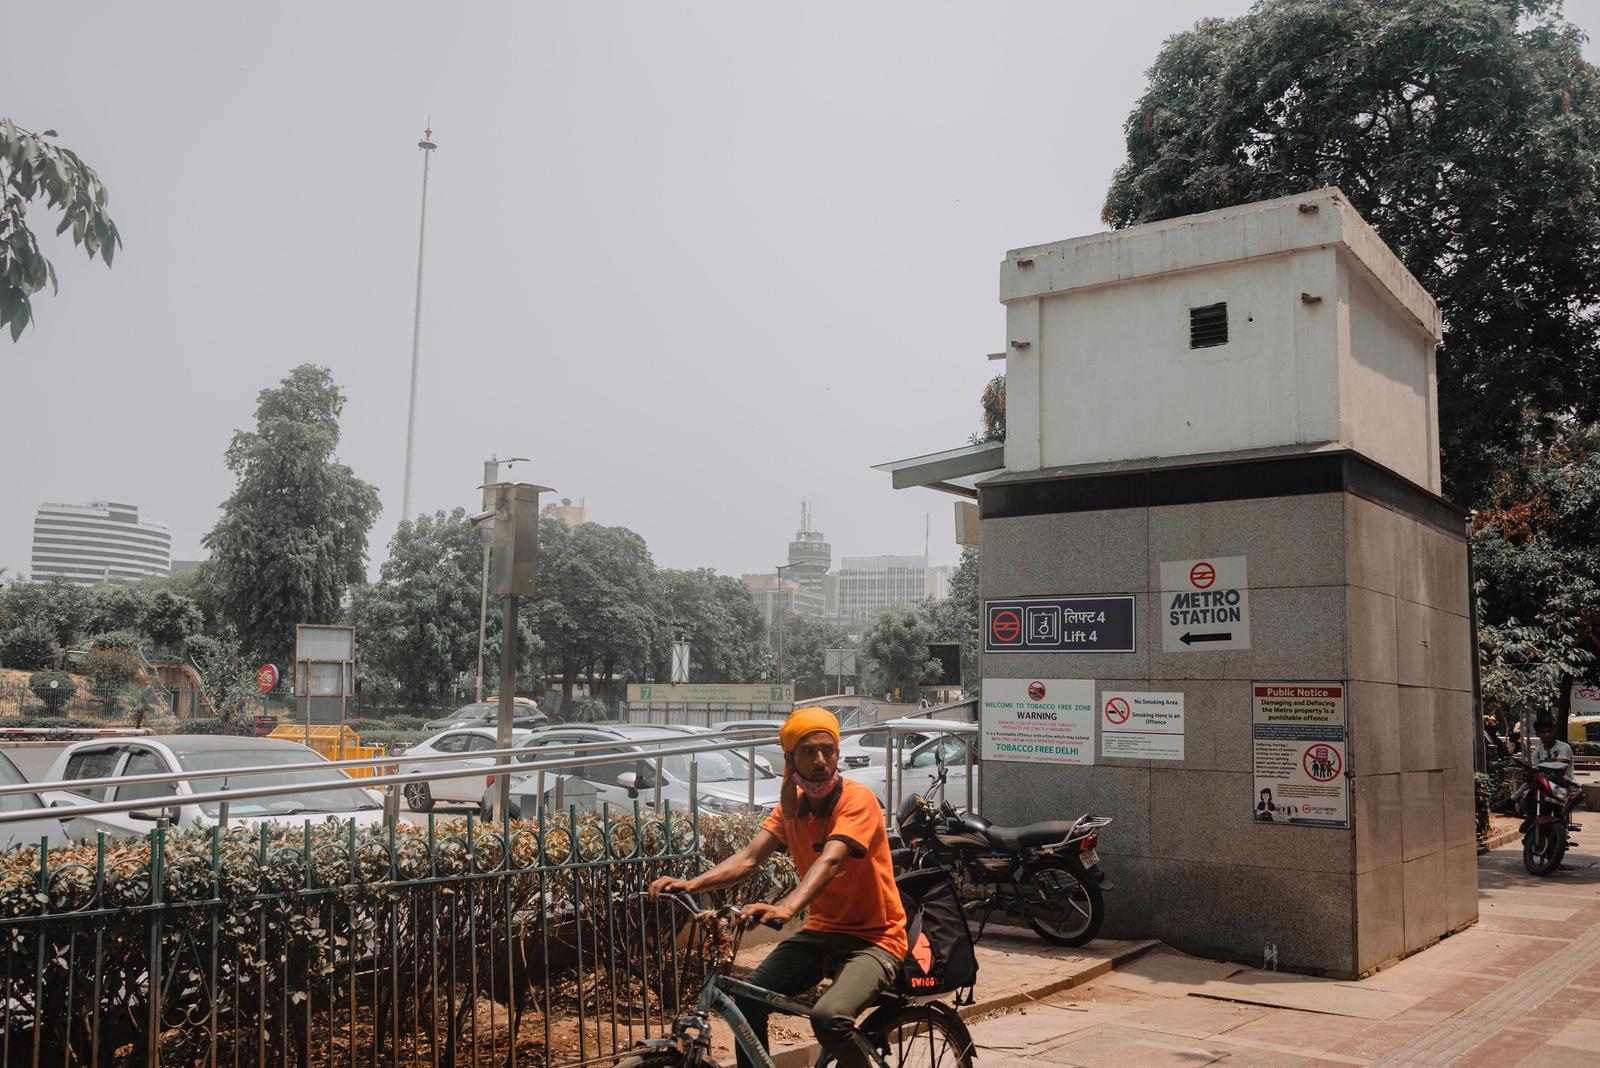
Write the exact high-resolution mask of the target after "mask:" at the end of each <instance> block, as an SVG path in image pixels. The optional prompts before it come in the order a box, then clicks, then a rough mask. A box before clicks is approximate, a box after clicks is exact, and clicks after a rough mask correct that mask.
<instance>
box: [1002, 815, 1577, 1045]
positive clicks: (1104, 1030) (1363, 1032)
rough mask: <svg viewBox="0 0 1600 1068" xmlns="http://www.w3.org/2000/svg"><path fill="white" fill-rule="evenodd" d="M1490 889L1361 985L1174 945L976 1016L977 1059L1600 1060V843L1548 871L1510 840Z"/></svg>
mask: <svg viewBox="0 0 1600 1068" xmlns="http://www.w3.org/2000/svg"><path fill="white" fill-rule="evenodd" d="M1585 815H1586V816H1587V818H1588V819H1589V820H1591V821H1595V822H1600V813H1586V814H1585ZM1588 834H1589V835H1590V836H1592V835H1594V834H1600V827H1597V828H1595V829H1594V830H1592V831H1590V832H1588ZM1578 837H1579V840H1580V842H1581V841H1582V840H1583V839H1584V837H1585V835H1584V834H1581V833H1580V835H1579V836H1578ZM1478 886H1479V903H1478V916H1479V919H1478V923H1477V924H1476V925H1475V926H1473V927H1471V928H1468V929H1467V930H1465V931H1462V932H1460V933H1459V934H1456V935H1454V936H1452V937H1451V938H1447V939H1445V940H1444V941H1442V942H1440V943H1439V944H1438V945H1436V946H1434V947H1432V948H1430V949H1427V950H1424V951H1423V952H1421V953H1418V954H1415V955H1413V956H1412V957H1409V958H1407V959H1406V960H1403V961H1400V962H1399V963H1397V964H1395V965H1393V966H1391V967H1389V968H1386V969H1384V970H1383V971H1380V972H1378V973H1377V974H1376V975H1373V976H1370V977H1368V978H1367V979H1364V980H1361V981H1360V982H1353V983H1347V982H1339V981H1336V980H1309V979H1308V980H1303V981H1302V980H1292V979H1287V978H1284V979H1281V980H1280V979H1279V978H1277V977H1272V976H1266V975H1264V974H1263V973H1259V972H1256V971H1255V970H1254V969H1249V968H1243V967H1233V966H1219V965H1218V964H1217V963H1216V962H1211V961H1200V960H1195V959H1194V958H1189V957H1185V956H1183V955H1182V954H1179V953H1175V952H1173V951H1171V950H1165V949H1162V950H1158V951H1156V952H1153V953H1149V954H1146V955H1144V956H1142V957H1140V958H1139V959H1137V960H1134V961H1132V962H1130V963H1127V964H1125V965H1122V966H1119V967H1118V968H1117V969H1116V970H1115V971H1114V972H1112V973H1110V974H1106V975H1102V976H1100V977H1099V978H1096V979H1094V980H1092V981H1091V982H1089V983H1087V984H1086V985H1081V986H1076V987H1073V988H1071V989H1068V990H1064V991H1061V992H1059V993H1056V994H1053V995H1050V996H1048V997H1044V998H1042V999H1040V1000H1039V1001H1037V1002H1034V1003H1029V1004H1027V1006H1026V1007H1012V1008H1009V1009H1006V1010H1003V1011H1002V1012H999V1013H993V1014H990V1015H989V1016H986V1017H984V1018H982V1019H979V1020H976V1021H974V1022H973V1025H972V1028H973V1037H974V1038H975V1040H976V1041H977V1043H978V1046H979V1049H980V1057H979V1062H978V1063H979V1064H980V1065H982V1066H983V1068H1013V1066H1019V1065H1023V1064H1027V1065H1031V1066H1032V1068H1079V1066H1081V1068H1095V1066H1100V1065H1106V1066H1112V1065H1114V1066H1116V1068H1127V1066H1129V1065H1141V1066H1143V1065H1149V1066H1154V1068H1161V1066H1165V1065H1187V1066H1192V1065H1204V1064H1217V1063H1222V1062H1226V1063H1229V1064H1240V1065H1251V1066H1258V1065H1259V1066H1264V1068H1273V1066H1277V1065H1284V1066H1294V1068H1299V1066H1306V1065H1368V1064H1376V1065H1389V1064H1393V1065H1446V1064H1454V1065H1463V1066H1471V1065H1480V1064H1481V1065H1493V1066H1495V1068H1511V1066H1514V1065H1525V1066H1530V1068H1533V1066H1547V1065H1563V1066H1564V1065H1593V1064H1596V1063H1600V849H1594V848H1585V847H1582V846H1580V847H1578V848H1576V849H1574V850H1573V851H1572V852H1571V853H1570V854H1569V855H1568V857H1567V859H1566V861H1565V863H1564V865H1563V867H1562V869H1561V870H1560V871H1559V872H1557V873H1556V874H1555V875H1553V876H1550V877H1548V878H1543V879H1540V878H1535V877H1534V876H1531V875H1529V874H1528V873H1527V872H1526V871H1525V870H1524V869H1523V867H1522V850H1521V843H1520V842H1519V841H1512V842H1509V843H1507V844H1504V845H1502V846H1500V847H1498V848H1496V849H1494V850H1492V851H1490V852H1488V853H1485V854H1482V855H1481V856H1480V857H1479V861H1478ZM980 987H981V984H980ZM1273 1002H1278V1003H1279V1004H1273ZM1283 1002H1292V1003H1293V1004H1294V1005H1295V1006H1298V1007H1295V1008H1288V1007H1284V1005H1283V1004H1282V1003H1283ZM1308 1006H1314V1007H1315V1011H1308V1010H1307V1007H1308Z"/></svg>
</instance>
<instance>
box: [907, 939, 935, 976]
mask: <svg viewBox="0 0 1600 1068" xmlns="http://www.w3.org/2000/svg"><path fill="white" fill-rule="evenodd" d="M911 959H912V960H914V961H916V962H917V967H919V968H921V969H922V974H921V975H913V976H912V977H911V985H912V986H933V985H934V983H935V980H934V978H933V976H931V975H929V974H928V972H930V971H932V970H933V947H932V946H930V945H929V944H928V936H927V935H926V934H924V933H923V932H921V931H918V932H917V944H916V945H914V946H912V947H911Z"/></svg>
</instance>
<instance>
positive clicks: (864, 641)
mask: <svg viewBox="0 0 1600 1068" xmlns="http://www.w3.org/2000/svg"><path fill="white" fill-rule="evenodd" d="M932 638H933V632H932V631H931V630H929V628H928V624H927V621H926V620H924V619H922V618H921V616H920V615H919V614H918V612H917V610H916V609H915V608H912V607H910V606H909V605H892V606H890V607H888V608H885V609H883V610H882V611H880V612H879V613H878V614H877V615H875V616H873V617H872V622H870V623H869V624H867V630H866V633H864V634H863V635H862V636H861V650H862V652H864V653H865V654H866V655H867V656H868V658H870V659H871V660H872V662H873V663H874V664H876V665H877V667H878V669H879V670H880V671H882V672H883V674H884V676H885V677H886V679H887V681H888V689H889V692H890V694H891V695H893V696H896V697H898V698H899V699H901V700H906V699H908V698H909V697H910V696H911V691H912V690H913V689H915V688H916V687H918V686H921V685H922V684H923V683H924V682H926V681H928V680H930V679H936V678H938V677H939V672H940V670H941V666H940V664H939V661H937V660H930V659H929V658H928V642H929V641H931V640H932Z"/></svg>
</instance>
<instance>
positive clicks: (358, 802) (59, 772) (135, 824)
mask: <svg viewBox="0 0 1600 1068" xmlns="http://www.w3.org/2000/svg"><path fill="white" fill-rule="evenodd" d="M326 763H328V760H327V758H326V757H324V756H322V755H321V754H320V753H317V752H315V751H313V750H311V749H307V748H306V747H305V746H303V745H301V744H300V743H299V742H291V741H288V740H287V739H283V738H234V737H227V736H216V735H204V734H202V735H161V736H156V737H148V738H118V739H114V740H113V739H102V740H96V741H89V742H78V743H77V744H76V745H69V746H68V747H67V748H66V749H63V750H62V751H61V755H60V756H58V757H57V758H56V762H55V764H53V765H52V766H51V768H50V772H49V774H48V775H46V777H45V778H46V779H47V780H48V781H50V782H70V781H71V780H73V779H105V778H118V779H121V778H126V777H128V776H132V775H160V774H164V773H168V772H179V771H188V772H207V773H209V774H205V775H202V776H200V777H198V778H193V779H187V780H184V781H182V782H156V783H129V784H126V785H118V784H113V785H110V786H87V787H82V788H77V789H74V788H73V787H72V786H66V787H63V788H62V789H59V790H50V791H43V792H42V794H41V795H42V796H43V797H44V799H45V801H46V803H48V804H49V805H50V806H51V807H52V808H56V809H58V810H63V811H61V813H60V815H61V819H62V822H63V823H64V824H65V825H66V829H67V832H68V833H69V834H70V835H71V836H72V837H73V838H88V837H92V836H93V835H95V834H96V833H99V832H102V831H103V832H105V833H106V834H108V835H110V836H111V837H113V838H136V837H141V836H143V835H145V834H148V833H149V832H150V830H151V828H152V827H154V826H155V824H156V822H157V821H158V820H159V819H162V818H163V817H164V818H166V819H168V820H170V821H171V822H172V824H173V825H174V826H178V827H194V826H198V827H211V826H215V825H216V824H217V822H218V821H219V820H220V819H221V816H222V806H221V805H220V804H219V803H218V802H215V801H210V802H206V803H204V804H196V803H192V802H188V801H186V800H185V799H186V798H187V797H189V796H190V795H193V794H204V793H213V792H215V791H218V790H227V789H230V788H232V789H236V790H248V789H252V788H255V787H265V786H295V787H302V788H303V789H299V790H296V791H295V792H294V793H289V794H283V795H280V796H277V797H257V798H247V799H244V800H240V801H231V802H229V804H228V824H229V826H237V825H240V824H243V825H245V826H250V827H253V826H258V825H260V824H262V823H267V822H269V821H280V822H292V823H298V822H300V821H302V820H320V819H324V818H326V817H328V816H335V817H338V818H339V819H342V820H354V821H355V822H356V823H358V824H369V823H382V822H383V803H382V802H381V801H379V800H378V799H377V797H375V796H374V795H373V794H372V793H370V792H369V791H367V790H364V789H362V788H361V787H360V786H358V785H357V784H356V781H355V780H353V779H351V778H350V777H349V776H348V775H346V774H345V773H344V772H343V771H341V770H339V769H338V768H328V769H326V770H323V769H317V768H311V769H307V770H304V771H277V772H264V773H262V774H260V775H244V776H230V775H229V774H228V773H229V772H230V771H234V770H236V769H238V768H259V767H281V766H288V765H293V764H326ZM136 799H137V800H147V801H149V802H150V807H149V808H147V809H135V810H133V811H131V812H113V813H101V814H98V815H83V816H75V815H73V814H72V812H71V810H72V809H73V808H76V807H80V806H83V805H92V804H97V803H101V802H113V801H130V800H136Z"/></svg>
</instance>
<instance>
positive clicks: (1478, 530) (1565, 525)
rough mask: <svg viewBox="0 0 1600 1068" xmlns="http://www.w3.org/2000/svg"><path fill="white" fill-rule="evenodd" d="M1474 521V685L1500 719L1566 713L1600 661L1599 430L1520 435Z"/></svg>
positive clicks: (1580, 428) (1575, 427)
mask: <svg viewBox="0 0 1600 1068" xmlns="http://www.w3.org/2000/svg"><path fill="white" fill-rule="evenodd" d="M1500 466H1502V467H1503V468H1504V471H1503V473H1502V474H1501V476H1500V484H1499V486H1498V489H1497V492H1496V494H1495V496H1494V499H1493V500H1492V501H1491V502H1490V503H1489V504H1488V506H1487V507H1485V508H1484V509H1483V510H1481V511H1479V512H1478V513H1476V514H1475V515H1474V517H1473V539H1472V544H1473V562H1474V565H1475V568H1476V571H1477V575H1478V592H1479V596H1480V604H1481V606H1482V607H1481V609H1480V618H1481V619H1484V620H1486V621H1487V622H1486V623H1484V624H1483V625H1481V626H1480V628H1479V641H1480V645H1481V652H1480V658H1481V666H1482V672H1481V675H1482V685H1483V694H1484V700H1485V703H1486V705H1487V706H1488V707H1489V708H1490V710H1491V711H1494V712H1497V713H1499V714H1501V715H1502V716H1510V717H1515V716H1517V715H1520V713H1521V711H1522V709H1523V708H1529V709H1531V710H1532V711H1534V712H1536V713H1537V712H1547V711H1555V710H1559V711H1560V712H1561V713H1562V714H1563V715H1564V714H1565V712H1566V710H1567V708H1568V705H1569V703H1570V695H1571V689H1572V684H1573V683H1574V682H1575V681H1578V680H1580V679H1582V678H1583V677H1584V676H1585V675H1586V674H1587V673H1588V672H1589V670H1590V669H1591V667H1592V665H1593V663H1594V660H1595V657H1596V655H1600V525H1597V524H1596V521H1595V517H1596V516H1600V427H1597V426H1594V425H1588V426H1578V425H1573V426H1569V427H1567V428H1565V429H1564V430H1563V431H1561V432H1560V433H1558V434H1556V435H1555V436H1554V437H1553V438H1552V439H1551V440H1549V441H1548V442H1543V441H1540V440H1539V439H1538V438H1537V437H1536V436H1535V432H1534V430H1533V429H1531V428H1529V429H1526V430H1525V432H1524V438H1523V441H1522V448H1521V450H1520V451H1519V453H1518V455H1517V456H1516V457H1515V459H1514V460H1511V461H1509V462H1502V464H1501V465H1500Z"/></svg>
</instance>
